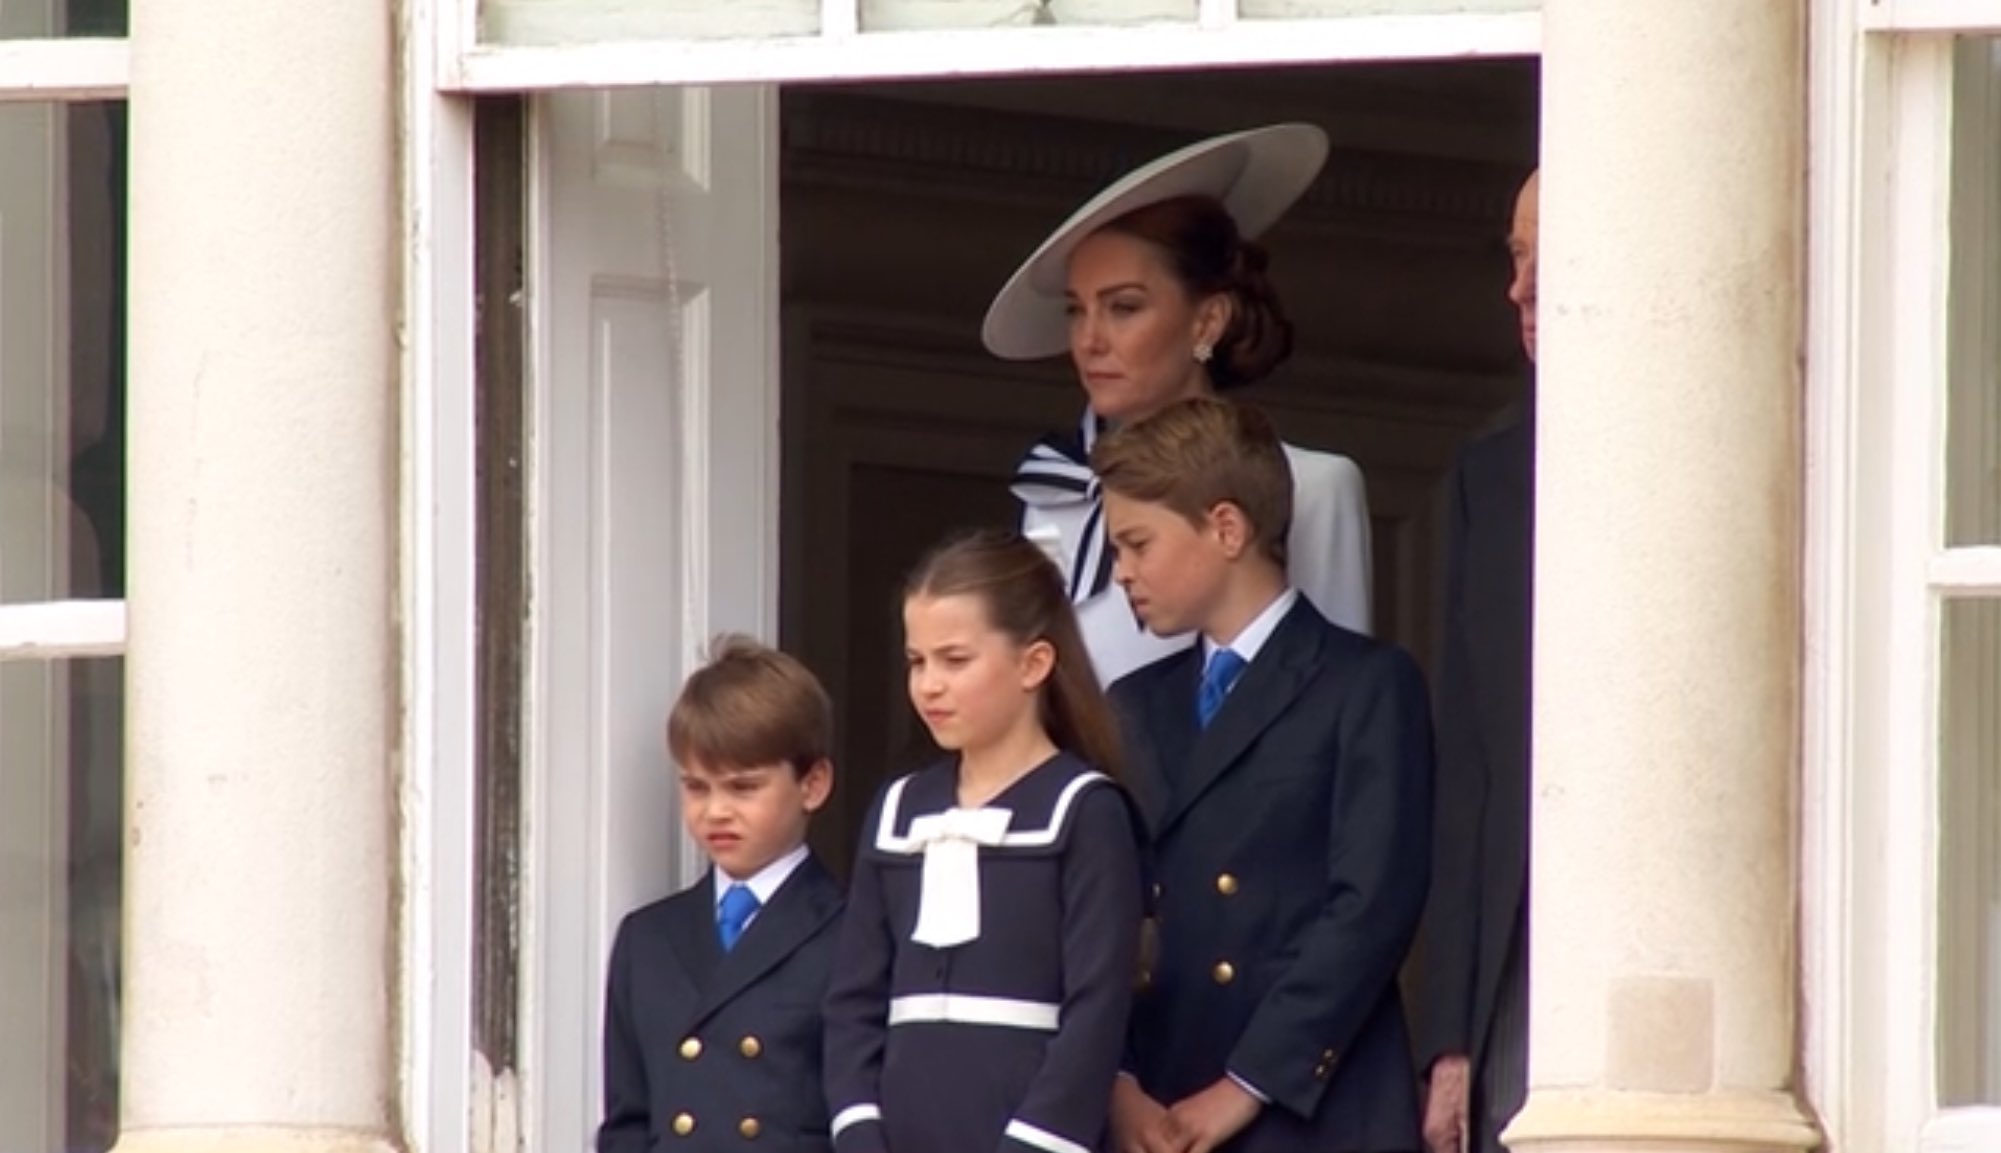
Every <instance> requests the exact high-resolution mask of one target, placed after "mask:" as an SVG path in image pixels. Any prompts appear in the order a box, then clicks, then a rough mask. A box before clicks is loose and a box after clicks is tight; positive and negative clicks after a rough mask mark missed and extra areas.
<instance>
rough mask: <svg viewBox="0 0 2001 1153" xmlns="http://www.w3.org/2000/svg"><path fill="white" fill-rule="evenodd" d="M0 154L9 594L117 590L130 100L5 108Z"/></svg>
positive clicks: (4, 525) (0, 538) (0, 402)
mask: <svg viewBox="0 0 2001 1153" xmlns="http://www.w3.org/2000/svg"><path fill="white" fill-rule="evenodd" d="M10 3H11V0H0V8H6V7H8V6H9V4H10ZM0 156H4V157H6V160H5V162H4V163H0V601H4V602H7V603H20V602H23V601H46V600H62V599H68V598H72V597H118V596H122V595H124V584H125V576H124V572H125V556H124V553H125V550H124V536H125V319H124V302H125V267H124V265H125V239H124V220H125V107H124V105H123V104H72V105H59V104H0Z"/></svg>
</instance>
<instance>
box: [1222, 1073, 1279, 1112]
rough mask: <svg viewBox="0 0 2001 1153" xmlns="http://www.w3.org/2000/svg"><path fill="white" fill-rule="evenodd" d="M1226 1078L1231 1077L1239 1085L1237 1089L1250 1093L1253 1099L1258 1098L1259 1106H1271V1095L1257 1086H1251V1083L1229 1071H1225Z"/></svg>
mask: <svg viewBox="0 0 2001 1153" xmlns="http://www.w3.org/2000/svg"><path fill="white" fill-rule="evenodd" d="M1225 1076H1227V1077H1229V1078H1230V1080H1232V1081H1235V1082H1236V1083H1237V1088H1239V1089H1242V1090H1243V1091H1244V1092H1246V1093H1249V1094H1250V1095H1251V1096H1253V1097H1256V1098H1257V1099H1258V1104H1260V1105H1269V1104H1271V1095H1270V1094H1268V1093H1266V1092H1265V1091H1264V1090H1262V1089H1260V1088H1258V1087H1257V1086H1256V1085H1253V1084H1251V1083H1250V1082H1249V1081H1246V1080H1244V1079H1243V1078H1242V1077H1239V1076H1237V1075H1236V1074H1235V1073H1230V1072H1228V1071H1225Z"/></svg>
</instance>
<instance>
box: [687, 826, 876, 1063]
mask: <svg viewBox="0 0 2001 1153" xmlns="http://www.w3.org/2000/svg"><path fill="white" fill-rule="evenodd" d="M840 909H841V888H840V886H839V885H837V884H835V883H834V879H833V878H832V877H830V876H828V875H827V871H826V869H825V868H823V867H822V866H821V864H820V862H819V859H818V858H816V857H811V856H809V857H807V858H806V859H805V860H804V861H802V862H800V864H799V867H798V868H797V869H795V870H793V873H792V875H791V876H790V877H787V878H786V879H785V883H784V884H783V885H780V886H779V887H778V891H777V892H776V893H773V894H772V895H771V903H770V904H768V905H766V906H765V907H764V908H763V909H762V910H760V911H759V912H758V914H757V919H756V920H753V921H752V922H751V923H750V928H748V929H746V930H744V934H743V938H742V939H741V940H739V941H738V942H737V943H736V948H734V949H731V950H730V951H729V952H728V953H724V952H723V951H722V946H721V945H720V944H717V945H716V946H715V950H716V955H717V958H718V963H717V964H716V967H715V969H714V970H713V973H712V975H711V977H710V979H709V980H707V981H705V982H703V983H702V994H701V997H700V999H699V1000H698V1001H697V1002H696V1006H695V1016H694V1019H693V1020H692V1021H690V1022H689V1024H688V1027H689V1028H690V1029H693V1028H695V1027H696V1026H698V1025H700V1024H701V1023H702V1022H703V1021H704V1020H706V1019H707V1018H708V1017H709V1016H710V1014H712V1013H714V1012H715V1011H716V1010H718V1009H720V1008H722V1007H723V1006H724V1005H725V1004H728V1003H729V1001H730V999H731V998H732V997H735V996H736V995H737V994H738V993H741V992H743V991H744V990H745V989H747V988H749V987H750V986H752V985H754V984H756V983H757V982H758V980H759V979H760V978H762V977H763V976H764V975H765V974H766V973H769V972H771V970H772V969H774V968H776V967H778V965H779V964H780V963H781V962H783V961H784V960H785V958H787V957H789V956H791V955H792V954H793V953H795V952H797V951H798V949H799V946H800V945H802V944H804V943H805V942H806V940H807V938H809V937H811V936H812V935H813V934H814V933H817V932H819V931H820V930H821V929H822V928H823V927H825V926H826V924H827V922H829V921H831V920H833V919H834V916H835V914H837V913H839V912H840ZM715 936H716V934H715V931H714V928H713V927H711V929H710V931H709V934H708V937H709V939H710V940H711V941H713V940H715Z"/></svg>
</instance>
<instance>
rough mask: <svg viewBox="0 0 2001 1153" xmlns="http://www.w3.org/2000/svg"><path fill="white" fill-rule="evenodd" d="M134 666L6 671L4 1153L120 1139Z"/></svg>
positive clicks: (1, 831) (0, 751)
mask: <svg viewBox="0 0 2001 1153" xmlns="http://www.w3.org/2000/svg"><path fill="white" fill-rule="evenodd" d="M122 664H123V662H122V661H119V660H117V659H106V660H86V661H21V662H13V663H9V664H5V665H0V1149H7V1150H14V1149H19V1150H26V1151H35V1153H40V1151H42V1150H64V1151H66V1153H102V1151H103V1150H107V1149H109V1148H111V1146H112V1143H113V1141H114V1140H115V1139H116V1137H117V1135H118V1017H119V1008H120V1000H119V980H120V976H119V972H120V970H119V950H120V944H119V920H120V907H121V903H122V900H123V888H124V884H123V872H124V870H123V860H124V856H123V845H124V835H123V822H124V773H123V771H122V765H121V761H120V755H119V753H120V748H121V745H122V739H121V735H120V726H121V724H122V721H123V717H124V703H123V692H124V689H123V679H122V667H121V666H122Z"/></svg>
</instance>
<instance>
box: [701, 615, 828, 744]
mask: <svg viewBox="0 0 2001 1153" xmlns="http://www.w3.org/2000/svg"><path fill="white" fill-rule="evenodd" d="M833 737H834V706H833V703H832V702H831V701H829V700H828V699H827V690H825V689H824V688H822V687H820V681H819V679H818V678H816V677H815V676H814V675H813V674H812V672H810V671H809V670H808V669H807V668H806V666H805V665H803V664H800V663H799V661H798V660H796V659H794V658H793V657H791V656H789V655H787V654H785V653H782V652H780V651H778V650H777V649H774V648H772V647H770V646H769V645H764V644H759V643H758V642H757V641H754V640H752V639H750V638H749V637H746V636H739V635H735V634H729V635H724V636H720V637H717V638H716V640H715V642H714V643H713V644H712V645H711V646H710V647H709V655H708V661H707V663H705V664H704V665H703V666H702V667H701V668H700V669H698V670H696V672H695V675H693V676H691V677H689V678H688V682H687V684H685V685H682V686H681V696H680V699H679V700H676V701H675V702H674V710H673V712H671V713H669V714H668V716H667V748H668V750H669V751H670V752H672V753H673V755H674V759H675V761H677V762H679V763H680V764H681V766H682V767H683V768H686V767H687V766H688V765H689V763H690V762H695V761H698V762H700V763H701V764H702V766H703V767H704V768H708V769H748V768H753V767H756V766H762V765H776V764H781V763H783V764H788V765H791V766H792V768H793V771H794V772H797V773H800V774H802V775H803V774H805V773H806V772H807V771H808V770H809V769H811V768H812V767H813V765H814V764H815V763H817V762H819V761H822V760H825V759H827V757H828V756H829V754H830V753H831V751H832V746H833Z"/></svg>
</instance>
